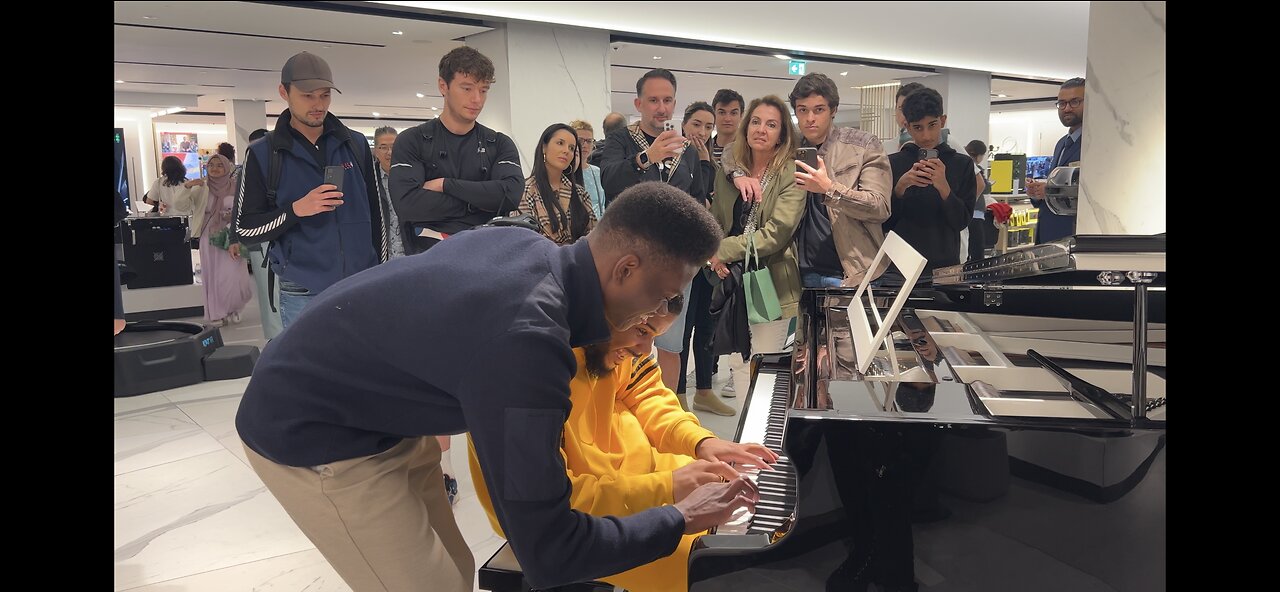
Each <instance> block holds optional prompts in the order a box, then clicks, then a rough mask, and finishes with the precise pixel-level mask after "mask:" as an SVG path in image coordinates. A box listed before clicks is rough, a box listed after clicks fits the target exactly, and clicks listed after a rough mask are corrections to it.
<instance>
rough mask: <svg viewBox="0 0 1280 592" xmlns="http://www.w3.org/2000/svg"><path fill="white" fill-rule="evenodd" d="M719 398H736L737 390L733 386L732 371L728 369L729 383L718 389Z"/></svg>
mask: <svg viewBox="0 0 1280 592" xmlns="http://www.w3.org/2000/svg"><path fill="white" fill-rule="evenodd" d="M720 396H721V397H728V398H733V397H736V396H738V389H736V388H734V386H733V369H732V368H731V369H729V382H726V383H724V387H723V388H721V389H720Z"/></svg>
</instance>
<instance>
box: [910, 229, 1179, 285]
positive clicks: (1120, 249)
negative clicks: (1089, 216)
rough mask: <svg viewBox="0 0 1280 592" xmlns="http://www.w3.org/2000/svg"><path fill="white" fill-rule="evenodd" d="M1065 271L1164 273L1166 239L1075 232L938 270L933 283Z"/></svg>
mask: <svg viewBox="0 0 1280 592" xmlns="http://www.w3.org/2000/svg"><path fill="white" fill-rule="evenodd" d="M1070 271H1089V272H1110V271H1118V272H1120V273H1128V272H1151V273H1160V274H1163V273H1164V272H1165V235H1163V234H1159V235H1151V236H1149V235H1110V234H1078V235H1075V236H1069V237H1066V238H1063V239H1059V240H1056V241H1052V242H1048V243H1044V244H1041V245H1033V246H1029V247H1026V248H1021V249H1016V250H1013V251H1009V252H1007V253H1004V254H1001V255H996V256H995V257H988V258H986V259H981V260H979V261H970V262H968V263H964V264H961V265H952V266H949V267H941V268H938V269H935V270H934V271H933V285H935V286H945V285H954V284H973V283H985V282H997V281H1004V280H1011V279H1019V278H1026V277H1035V276H1041V275H1048V274H1057V273H1063V272H1070Z"/></svg>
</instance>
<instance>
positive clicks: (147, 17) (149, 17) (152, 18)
mask: <svg viewBox="0 0 1280 592" xmlns="http://www.w3.org/2000/svg"><path fill="white" fill-rule="evenodd" d="M142 18H144V19H147V20H149V21H154V20H156V17H154V16H148V15H145V14H144V15H142Z"/></svg>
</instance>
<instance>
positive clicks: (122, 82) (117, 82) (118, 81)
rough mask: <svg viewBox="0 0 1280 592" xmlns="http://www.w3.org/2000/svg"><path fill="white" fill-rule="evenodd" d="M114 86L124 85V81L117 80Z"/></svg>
mask: <svg viewBox="0 0 1280 592" xmlns="http://www.w3.org/2000/svg"><path fill="white" fill-rule="evenodd" d="M116 84H124V81H123V80H117V81H116Z"/></svg>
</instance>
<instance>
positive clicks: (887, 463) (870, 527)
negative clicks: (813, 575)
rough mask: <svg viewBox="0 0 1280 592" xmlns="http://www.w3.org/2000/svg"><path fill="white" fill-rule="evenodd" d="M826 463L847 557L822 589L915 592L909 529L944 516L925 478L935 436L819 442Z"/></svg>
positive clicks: (864, 431) (877, 431)
mask: <svg viewBox="0 0 1280 592" xmlns="http://www.w3.org/2000/svg"><path fill="white" fill-rule="evenodd" d="M827 438H828V443H827V444H828V448H827V451H828V457H829V459H828V460H829V462H830V463H831V465H832V467H833V472H834V474H836V475H841V477H840V478H838V479H837V480H836V488H837V490H838V492H839V496H840V501H841V504H842V505H843V506H844V509H845V524H844V528H843V530H844V532H845V533H848V534H847V538H846V540H845V545H846V548H847V549H848V557H847V558H846V559H845V561H844V562H843V563H841V565H840V567H838V568H837V569H836V570H835V571H834V572H833V573H832V574H831V576H830V577H829V578H828V579H827V585H826V589H827V590H828V591H831V592H834V591H836V590H841V591H848V590H853V591H857V592H861V591H863V590H866V589H867V585H868V584H869V583H871V582H875V583H876V584H877V585H878V586H879V587H880V589H882V590H907V591H913V590H916V588H917V585H916V583H915V563H914V556H915V552H914V546H913V540H912V532H911V524H912V521H913V518H914V519H916V520H918V521H924V520H937V519H940V518H943V517H945V516H946V515H947V511H946V510H945V508H943V507H942V506H941V504H940V503H939V502H938V487H937V479H936V478H933V477H930V476H929V474H928V473H929V471H928V470H927V469H929V468H930V464H931V462H930V461H931V460H932V459H933V456H934V453H935V452H936V451H937V446H938V442H939V434H937V433H936V430H928V429H918V428H917V426H895V427H892V428H885V427H883V426H880V427H876V426H871V425H866V426H860V429H856V430H833V431H831V432H829V433H828V434H827Z"/></svg>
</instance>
